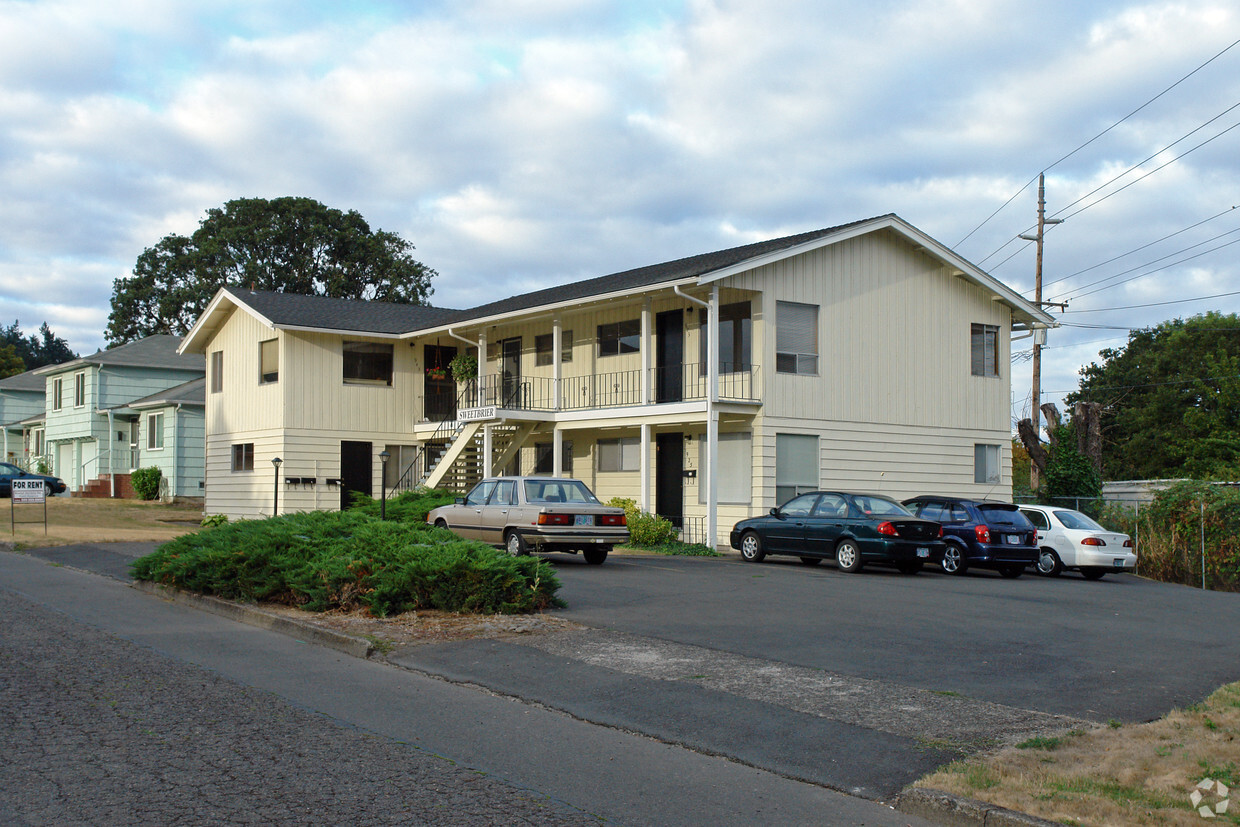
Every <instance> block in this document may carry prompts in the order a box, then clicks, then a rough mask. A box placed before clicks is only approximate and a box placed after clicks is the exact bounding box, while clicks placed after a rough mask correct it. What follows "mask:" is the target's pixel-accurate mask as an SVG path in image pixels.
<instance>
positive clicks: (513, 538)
mask: <svg viewBox="0 0 1240 827" xmlns="http://www.w3.org/2000/svg"><path fill="white" fill-rule="evenodd" d="M504 547H505V548H507V549H508V553H509V554H511V555H512V556H513V557H524V556H525V555H527V554H529V553H530V550H529V547H528V546H526V545H525V538H524V537H522V536H521V532H519V531H510V532H508V536H507V537H506V538H505V539H504ZM603 556H604V557H605V556H607V555H606V552H604V555H603Z"/></svg>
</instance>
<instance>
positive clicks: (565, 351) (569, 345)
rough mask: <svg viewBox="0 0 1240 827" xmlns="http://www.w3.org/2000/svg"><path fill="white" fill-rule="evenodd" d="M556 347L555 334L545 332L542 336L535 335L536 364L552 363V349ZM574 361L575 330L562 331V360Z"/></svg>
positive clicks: (562, 361)
mask: <svg viewBox="0 0 1240 827" xmlns="http://www.w3.org/2000/svg"><path fill="white" fill-rule="evenodd" d="M553 347H555V336H554V334H551V333H544V334H543V335H541V336H535V337H534V364H535V365H538V366H541V365H549V364H551V363H552V361H553V360H552V358H551V356H552V354H551V349H552V348H553ZM571 361H573V331H571V330H562V331H560V362H561V363H564V362H571Z"/></svg>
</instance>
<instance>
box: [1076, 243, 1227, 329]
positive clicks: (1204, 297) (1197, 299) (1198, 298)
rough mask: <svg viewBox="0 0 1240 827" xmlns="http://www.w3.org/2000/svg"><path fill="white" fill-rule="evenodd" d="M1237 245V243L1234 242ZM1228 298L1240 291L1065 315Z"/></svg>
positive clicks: (1080, 311) (1079, 311) (1101, 308)
mask: <svg viewBox="0 0 1240 827" xmlns="http://www.w3.org/2000/svg"><path fill="white" fill-rule="evenodd" d="M1233 243H1235V242H1233ZM1226 296H1240V290H1233V291H1232V292H1230V293H1216V294H1214V295H1213V296H1198V297H1197V298H1195V299H1172V300H1171V301H1165V302H1151V303H1150V304H1129V305H1125V306H1123V307H1100V308H1098V309H1097V310H1065V311H1063V312H1064V313H1110V312H1111V311H1112V310H1137V309H1139V308H1142V307H1162V306H1163V305H1164V304H1184V303H1186V302H1200V301H1205V300H1206V299H1221V298H1224V297H1226Z"/></svg>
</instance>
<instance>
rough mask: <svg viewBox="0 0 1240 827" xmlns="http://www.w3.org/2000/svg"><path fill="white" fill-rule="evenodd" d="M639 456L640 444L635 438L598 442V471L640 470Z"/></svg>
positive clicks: (640, 454)
mask: <svg viewBox="0 0 1240 827" xmlns="http://www.w3.org/2000/svg"><path fill="white" fill-rule="evenodd" d="M641 456H642V443H641V440H640V439H638V438H637V437H626V438H624V439H600V440H599V441H598V470H599V471H600V472H605V471H637V470H640V468H641Z"/></svg>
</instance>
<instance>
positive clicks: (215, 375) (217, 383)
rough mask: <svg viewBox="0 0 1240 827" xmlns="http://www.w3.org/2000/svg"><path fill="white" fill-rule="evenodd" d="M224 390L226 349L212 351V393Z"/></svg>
mask: <svg viewBox="0 0 1240 827" xmlns="http://www.w3.org/2000/svg"><path fill="white" fill-rule="evenodd" d="M222 390H224V351H222V350H213V351H211V393H219V392H220V391H222Z"/></svg>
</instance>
